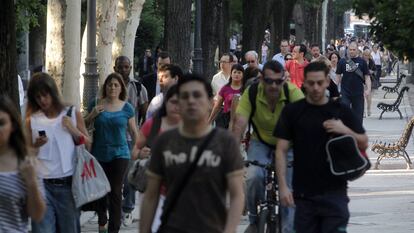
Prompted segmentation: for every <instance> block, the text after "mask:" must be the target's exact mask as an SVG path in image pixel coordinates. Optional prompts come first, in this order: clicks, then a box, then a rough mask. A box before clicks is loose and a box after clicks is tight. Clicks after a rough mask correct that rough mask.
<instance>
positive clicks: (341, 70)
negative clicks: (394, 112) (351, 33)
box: [336, 42, 371, 124]
mask: <svg viewBox="0 0 414 233" xmlns="http://www.w3.org/2000/svg"><path fill="white" fill-rule="evenodd" d="M348 54H349V58H342V59H341V60H339V62H338V66H337V68H336V79H337V83H339V84H340V85H341V95H342V102H343V103H344V104H345V105H347V106H350V107H351V108H352V110H353V112H354V113H355V114H356V115H357V117H358V119H359V121H360V122H361V124H362V119H363V117H364V100H365V98H364V96H367V95H369V94H370V93H371V78H370V75H369V70H368V65H367V63H366V62H365V60H364V59H362V58H361V57H359V56H358V45H357V44H356V42H351V44H349V47H348ZM341 75H342V76H341ZM364 84H365V86H364Z"/></svg>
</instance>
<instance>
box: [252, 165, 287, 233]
mask: <svg viewBox="0 0 414 233" xmlns="http://www.w3.org/2000/svg"><path fill="white" fill-rule="evenodd" d="M250 165H254V166H258V167H261V168H264V169H265V170H266V178H265V181H264V183H265V198H264V200H263V201H261V202H260V203H259V204H258V206H257V211H258V216H259V222H258V225H257V229H258V233H281V232H282V228H281V226H282V225H281V217H280V205H279V192H278V185H277V182H276V172H275V166H274V164H273V163H271V164H261V163H259V162H258V161H256V160H254V161H249V160H248V161H245V166H246V167H248V166H250Z"/></svg>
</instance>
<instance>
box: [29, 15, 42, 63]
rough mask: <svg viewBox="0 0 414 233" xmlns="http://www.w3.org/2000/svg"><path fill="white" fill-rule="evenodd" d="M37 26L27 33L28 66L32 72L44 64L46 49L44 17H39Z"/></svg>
mask: <svg viewBox="0 0 414 233" xmlns="http://www.w3.org/2000/svg"><path fill="white" fill-rule="evenodd" d="M37 20H38V23H39V26H37V27H34V28H32V29H31V30H30V33H29V54H30V56H29V64H30V69H31V70H33V69H34V68H36V67H38V66H43V65H44V64H45V49H46V15H44V16H43V17H39V18H38V19H37Z"/></svg>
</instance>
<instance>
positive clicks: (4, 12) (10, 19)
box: [0, 0, 19, 106]
mask: <svg viewBox="0 0 414 233" xmlns="http://www.w3.org/2000/svg"><path fill="white" fill-rule="evenodd" d="M0 22H1V24H0V51H1V53H0V61H1V62H0V91H1V93H2V94H5V95H8V96H9V97H10V98H11V99H12V100H13V102H14V103H15V104H16V106H19V95H18V87H17V70H16V14H15V6H14V0H5V1H2V6H1V7H0Z"/></svg>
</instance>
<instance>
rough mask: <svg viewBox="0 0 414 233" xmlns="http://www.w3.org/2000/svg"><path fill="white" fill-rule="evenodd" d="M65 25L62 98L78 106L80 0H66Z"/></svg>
mask: <svg viewBox="0 0 414 233" xmlns="http://www.w3.org/2000/svg"><path fill="white" fill-rule="evenodd" d="M66 2H67V12H66V26H65V38H64V41H65V55H64V56H65V67H64V76H63V77H64V82H63V99H64V100H65V101H67V102H69V103H71V104H74V105H76V106H78V107H80V103H81V102H80V99H81V98H80V92H79V91H78V90H79V79H80V77H81V76H80V75H79V73H78V72H74V71H78V70H79V69H80V59H81V55H80V52H81V48H80V42H81V41H80V39H81V1H80V0H75V1H73V0H66Z"/></svg>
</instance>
